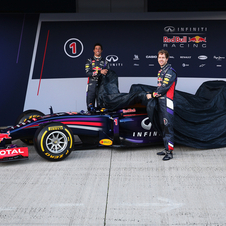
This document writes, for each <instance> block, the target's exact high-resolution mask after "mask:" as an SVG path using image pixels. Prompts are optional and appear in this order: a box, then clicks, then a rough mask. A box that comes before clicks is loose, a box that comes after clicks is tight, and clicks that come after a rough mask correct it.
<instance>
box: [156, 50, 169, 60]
mask: <svg viewBox="0 0 226 226" xmlns="http://www.w3.org/2000/svg"><path fill="white" fill-rule="evenodd" d="M159 54H165V56H166V59H169V53H168V51H167V50H165V49H161V50H159V51H158V56H159Z"/></svg>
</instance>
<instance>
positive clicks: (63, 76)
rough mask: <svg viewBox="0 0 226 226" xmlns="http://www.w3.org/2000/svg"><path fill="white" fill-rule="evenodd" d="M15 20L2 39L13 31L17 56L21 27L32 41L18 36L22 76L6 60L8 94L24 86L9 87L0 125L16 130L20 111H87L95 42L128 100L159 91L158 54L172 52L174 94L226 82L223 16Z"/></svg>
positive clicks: (76, 16) (49, 16) (56, 16)
mask: <svg viewBox="0 0 226 226" xmlns="http://www.w3.org/2000/svg"><path fill="white" fill-rule="evenodd" d="M19 17H20V20H18V19H17V18H16V16H15V18H11V21H12V22H11V21H10V20H8V22H7V24H8V27H10V29H9V28H8V33H9V34H7V35H8V36H7V35H6V39H7V37H9V36H10V32H14V34H15V33H16V31H17V33H18V35H17V36H18V38H13V41H12V43H15V46H16V43H17V52H18V48H19V47H18V43H20V41H21V30H22V29H21V28H22V25H23V24H24V25H23V26H24V28H23V29H25V27H26V26H25V25H26V22H27V23H29V24H30V28H29V29H30V33H29V34H27V36H25V34H24V31H25V30H26V29H25V30H23V39H22V41H21V43H22V44H23V43H25V37H26V40H27V41H26V42H28V43H26V44H24V45H25V46H24V50H25V49H26V51H27V55H26V56H25V55H24V57H23V64H22V63H21V66H22V65H23V66H22V68H21V69H20V70H19V69H18V68H17V67H16V66H17V64H18V63H17V64H15V65H14V64H13V63H9V60H8V59H5V60H6V61H7V62H6V63H5V66H4V68H5V69H4V71H5V72H4V73H5V75H7V76H5V77H4V79H5V80H7V81H6V82H4V84H7V85H9V86H10V85H11V83H15V81H17V80H18V79H20V81H21V82H20V84H21V85H20V86H17V87H15V86H14V89H13V90H15V91H13V93H11V99H9V97H6V98H5V99H4V102H5V105H3V104H2V105H1V106H2V107H1V109H2V108H3V109H4V106H8V105H9V103H10V102H11V103H13V106H12V107H11V109H13V114H11V116H9V115H7V114H6V113H4V112H5V111H4V110H2V111H1V117H0V120H2V119H3V115H4V120H2V121H1V122H0V125H2V124H4V125H8V124H9V123H13V120H12V119H13V116H14V118H15V115H18V114H19V112H18V110H20V111H21V106H23V110H27V109H38V110H40V111H43V112H44V113H48V112H49V106H53V109H54V111H55V112H57V111H80V110H81V109H84V110H85V109H86V107H85V90H86V83H87V77H86V74H85V70H84V69H85V62H86V59H87V58H90V57H92V56H93V45H94V44H95V43H96V42H100V43H102V45H103V47H104V52H103V56H105V57H107V60H108V61H109V63H110V66H111V69H113V70H114V71H116V73H117V74H118V76H119V85H120V91H121V92H128V91H129V88H130V86H131V85H132V84H134V83H143V84H150V85H155V84H156V75H157V71H158V70H159V66H158V63H157V52H158V50H160V49H162V48H164V49H167V50H168V51H169V53H170V55H171V56H170V60H169V63H171V64H172V66H173V67H174V68H175V70H176V71H177V72H178V77H179V79H178V85H177V89H178V90H182V91H186V92H190V93H195V91H196V90H197V88H198V87H199V86H200V85H201V84H202V82H204V81H206V80H216V79H223V80H225V78H226V73H225V66H226V65H225V55H224V51H223V50H224V49H225V43H224V38H223V37H224V36H225V31H224V27H225V25H226V22H225V18H226V16H225V14H224V13H220V12H218V13H208V14H205V13H202V14H201V13H187V14H186V13H183V14H182V13H142V14H40V17H39V20H38V19H37V18H38V17H37V15H36V16H35V15H33V17H32V16H30V17H29V19H28V18H26V17H25V16H22V15H19ZM24 18H25V19H24ZM26 19H27V20H26ZM19 21H20V23H19ZM4 23H6V22H4V21H2V24H4ZM11 24H15V25H14V27H15V28H12V25H11ZM9 25H10V26H9ZM0 26H1V24H0ZM14 29H15V31H14ZM35 32H36V34H35ZM10 37H11V36H10ZM14 37H15V35H14ZM2 43H3V42H1V44H2ZM10 43H11V42H10ZM22 44H21V46H20V48H21V50H22V49H23V45H22ZM10 46H11V45H10ZM25 47H26V48H25ZM11 48H12V50H13V49H14V48H16V47H11ZM32 51H33V52H32ZM5 52H7V50H5ZM31 52H32V53H31ZM20 57H21V55H20ZM16 58H17V57H16ZM10 62H11V61H10ZM28 68H29V69H30V70H29V72H28ZM11 70H13V73H12V72H11ZM12 74H13V75H12ZM15 77H16V79H17V80H16V79H15ZM12 80H13V81H12ZM11 86H12V85H11ZM4 88H6V87H5V85H4ZM7 90H8V89H7ZM18 93H19V94H18ZM25 93H26V94H25ZM15 98H17V101H16V103H17V105H19V107H18V106H16V105H15V103H14V102H15V100H13V99H15ZM7 99H8V100H7ZM12 100H13V102H12ZM16 113H18V114H16ZM6 123H7V124H6Z"/></svg>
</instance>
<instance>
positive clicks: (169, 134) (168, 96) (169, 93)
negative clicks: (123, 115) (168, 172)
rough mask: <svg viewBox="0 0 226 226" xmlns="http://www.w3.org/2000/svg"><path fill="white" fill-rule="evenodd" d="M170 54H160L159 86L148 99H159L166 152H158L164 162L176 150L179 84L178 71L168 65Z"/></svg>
mask: <svg viewBox="0 0 226 226" xmlns="http://www.w3.org/2000/svg"><path fill="white" fill-rule="evenodd" d="M168 59H169V53H168V52H167V51H166V50H160V51H159V52H158V63H159V65H160V67H161V69H160V71H159V72H158V82H157V84H158V86H157V89H156V90H155V91H154V92H153V93H151V94H147V98H148V99H150V98H157V100H158V114H159V119H160V126H161V131H162V137H163V142H164V146H165V150H163V151H161V152H158V153H157V155H164V157H163V160H164V161H166V160H170V159H172V158H173V150H174V131H173V121H174V103H173V98H174V91H175V86H176V82H177V74H176V71H175V70H174V69H173V68H172V67H171V65H170V64H168Z"/></svg>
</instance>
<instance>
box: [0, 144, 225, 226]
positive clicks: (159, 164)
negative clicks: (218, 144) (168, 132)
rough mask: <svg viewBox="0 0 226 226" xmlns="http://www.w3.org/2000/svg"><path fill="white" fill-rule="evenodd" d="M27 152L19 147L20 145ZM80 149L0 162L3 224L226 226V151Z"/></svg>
mask: <svg viewBox="0 0 226 226" xmlns="http://www.w3.org/2000/svg"><path fill="white" fill-rule="evenodd" d="M16 143H17V144H19V145H20V146H21V145H22V143H21V142H20V141H17V142H16ZM161 150H162V146H153V147H148V148H147V147H146V148H134V149H131V148H130V149H112V148H104V149H94V150H82V151H74V152H72V154H71V155H70V156H69V157H68V158H66V159H65V160H63V161H61V162H49V161H46V160H44V159H42V158H41V157H40V156H39V155H38V154H37V153H36V152H35V150H34V147H33V146H29V153H30V156H29V160H26V161H18V162H8V163H1V164H0V188H1V189H0V191H1V196H0V197H1V198H0V225H4V226H9V225H12V226H14V225H16V226H18V225H20V226H28V225H29V226H30V225H32V226H33V225H37V226H40V225H41V226H55V225H56V226H58V225H59V226H64V225H67V226H72V225H76V226H77V225H78V226H82V225H84V226H88V225H90V226H105V225H106V226H113V225H128V226H133V225H142V226H144V225H148V226H149V225H150V226H158V225H159V226H160V225H161V226H165V225H170V226H175V225H177V226H184V225H186V226H187V225H189V226H190V225H193V226H194V225H195V226H210V225H213V226H220V225H226V148H220V149H210V150H196V149H193V148H188V147H185V146H176V148H175V155H174V159H172V160H170V161H167V162H164V161H162V157H160V156H157V155H156V152H157V151H161Z"/></svg>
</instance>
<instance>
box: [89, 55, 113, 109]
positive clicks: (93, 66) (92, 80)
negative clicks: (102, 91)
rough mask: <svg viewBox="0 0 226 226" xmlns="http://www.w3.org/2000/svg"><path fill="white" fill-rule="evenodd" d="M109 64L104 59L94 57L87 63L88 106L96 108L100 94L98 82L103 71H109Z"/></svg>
mask: <svg viewBox="0 0 226 226" xmlns="http://www.w3.org/2000/svg"><path fill="white" fill-rule="evenodd" d="M109 68H110V66H109V63H108V61H107V60H104V59H103V58H102V57H99V58H98V57H95V56H94V57H92V58H90V59H88V60H87V61H86V64H85V71H86V74H87V75H88V82H87V89H86V104H87V108H89V106H93V107H95V98H96V95H97V92H98V80H99V77H100V75H101V73H100V71H101V70H102V69H109Z"/></svg>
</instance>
